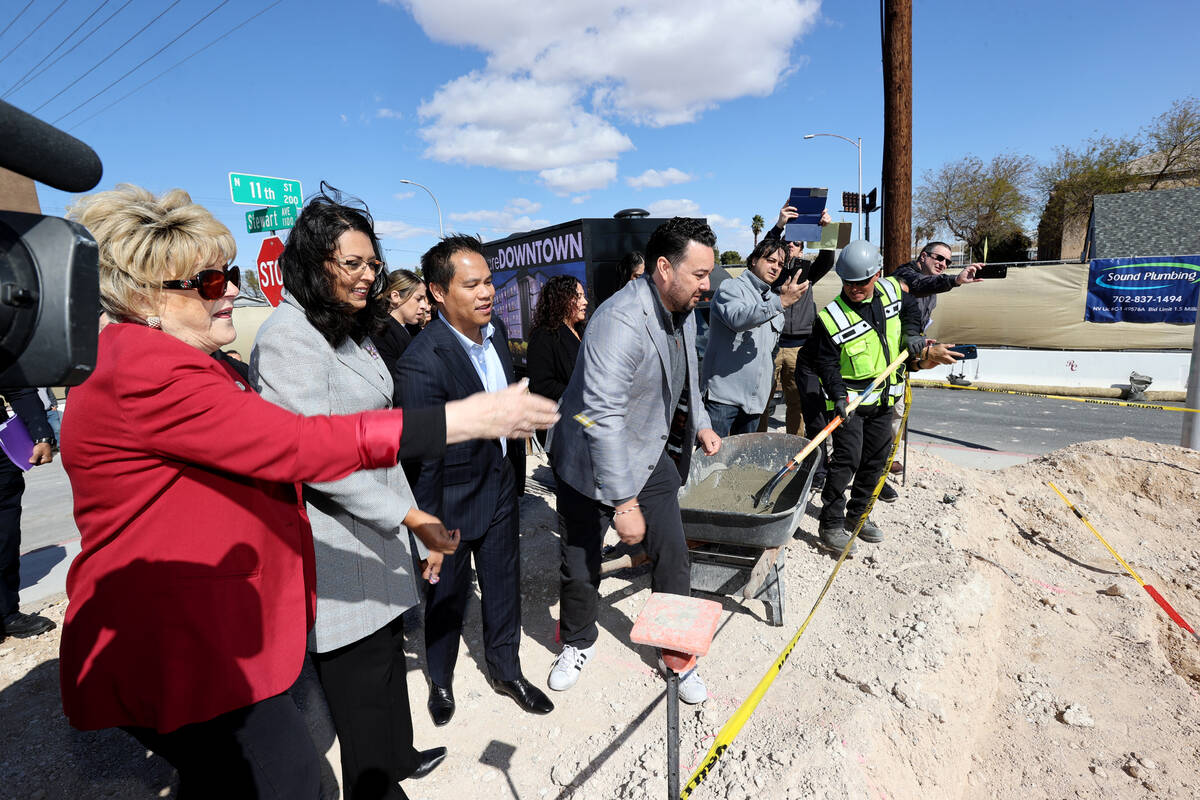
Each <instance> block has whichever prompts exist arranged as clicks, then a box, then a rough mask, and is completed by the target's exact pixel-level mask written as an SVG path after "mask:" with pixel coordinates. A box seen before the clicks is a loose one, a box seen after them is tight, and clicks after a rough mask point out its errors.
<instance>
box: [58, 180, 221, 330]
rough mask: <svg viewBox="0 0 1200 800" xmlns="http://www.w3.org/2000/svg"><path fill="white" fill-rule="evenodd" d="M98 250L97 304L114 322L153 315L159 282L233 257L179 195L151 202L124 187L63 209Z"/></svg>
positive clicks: (215, 225)
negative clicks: (98, 303) (98, 302)
mask: <svg viewBox="0 0 1200 800" xmlns="http://www.w3.org/2000/svg"><path fill="white" fill-rule="evenodd" d="M67 216H68V217H70V218H71V219H73V220H75V221H77V222H79V223H80V224H82V225H83V226H84V227H85V228H87V229H88V230H89V231H90V232H91V234H92V236H94V237H95V238H96V242H97V244H99V246H100V248H99V249H100V304H101V305H102V306H103V307H104V310H105V311H106V312H108V315H109V316H110V317H113V318H114V319H123V320H128V319H141V318H144V317H146V316H149V315H150V314H152V313H154V312H153V309H155V308H157V307H158V301H159V297H160V294H161V292H162V289H161V288H160V286H159V284H161V283H162V282H163V281H170V280H183V279H186V278H190V277H192V276H193V275H195V274H196V273H197V272H199V271H200V270H202V269H206V268H208V267H212V266H215V265H222V266H223V265H225V264H228V263H229V262H231V261H232V260H233V257H234V256H235V255H236V254H237V245H236V244H235V243H234V241H233V234H231V233H230V232H229V229H228V228H226V227H225V226H224V225H223V224H221V223H220V222H218V221H217V219H216V218H215V217H213V215H212V214H211V213H209V212H208V210H207V209H205V208H204V207H203V206H199V205H196V204H195V203H193V202H192V198H191V196H190V195H188V193H187V192H185V191H183V190H182V189H171V190H170V191H168V192H165V193H163V194H162V195H159V196H158V197H155V196H154V195H153V194H152V193H151V192H149V191H147V190H146V189H143V188H142V187H140V186H134V185H133V184H130V183H119V184H117V186H116V188H114V189H111V190H109V191H107V192H98V193H96V194H92V195H87V196H86V197H83V198H80V200H79V201H78V202H77V203H75V204H73V205H72V206H71V207H70V208H68V209H67Z"/></svg>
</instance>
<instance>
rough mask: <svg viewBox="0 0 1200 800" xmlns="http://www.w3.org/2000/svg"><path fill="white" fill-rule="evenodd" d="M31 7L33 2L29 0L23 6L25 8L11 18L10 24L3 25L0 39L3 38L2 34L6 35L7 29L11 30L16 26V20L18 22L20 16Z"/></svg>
mask: <svg viewBox="0 0 1200 800" xmlns="http://www.w3.org/2000/svg"><path fill="white" fill-rule="evenodd" d="M32 5H33V0H29V2H28V3H26V4H25V7H24V8H22V9H21V10H20V12H18V13H17V15H16V16H15V17H13V18H12V22H10V23H8V24H7V25H5V26H4V30H2V31H0V37H3V36H4V34H6V33H8V29H9V28H11V27H12V26H13V25H16V24H17V20H19V19H20V18H21V15H22V14H24V13H25V12H26V11H28V10H29V9H30V7H31V6H32Z"/></svg>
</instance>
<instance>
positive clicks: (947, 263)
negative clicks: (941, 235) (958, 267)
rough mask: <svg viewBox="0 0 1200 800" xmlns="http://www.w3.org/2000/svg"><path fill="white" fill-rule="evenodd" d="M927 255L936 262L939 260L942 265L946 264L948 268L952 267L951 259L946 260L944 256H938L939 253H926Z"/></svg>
mask: <svg viewBox="0 0 1200 800" xmlns="http://www.w3.org/2000/svg"><path fill="white" fill-rule="evenodd" d="M925 255H927V256H929V257H930V258H933V259H936V260H938V261H940V262H942V263H943V264H945V265H946V266H947V267H948V266H950V259H948V258H946V257H945V256H943V255H938V254H937V253H926V254H925Z"/></svg>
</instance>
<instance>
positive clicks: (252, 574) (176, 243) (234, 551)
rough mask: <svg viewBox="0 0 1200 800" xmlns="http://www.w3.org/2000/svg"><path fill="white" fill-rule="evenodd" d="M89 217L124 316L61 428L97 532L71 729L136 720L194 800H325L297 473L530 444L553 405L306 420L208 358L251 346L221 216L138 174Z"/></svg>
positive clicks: (109, 290)
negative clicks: (236, 344)
mask: <svg viewBox="0 0 1200 800" xmlns="http://www.w3.org/2000/svg"><path fill="white" fill-rule="evenodd" d="M72 215H73V216H74V217H75V218H76V219H78V220H79V221H80V222H82V223H83V224H84V225H85V226H87V227H88V228H89V229H90V230H91V232H92V233H93V235H94V236H95V237H96V239H97V241H98V243H99V252H100V285H101V298H102V304H103V306H104V310H105V311H106V312H107V314H108V316H109V317H110V318H112V319H114V320H117V322H116V323H115V324H112V325H109V326H108V327H107V328H105V329H104V330H103V331H102V332H101V334H100V343H99V349H98V353H97V358H96V369H95V372H94V373H93V374H92V375H91V377H89V378H88V380H87V382H86V383H84V384H83V385H82V386H79V387H77V388H75V389H73V390H72V392H71V410H72V413H71V414H70V415H68V416H67V419H66V420H64V425H63V436H62V445H61V446H62V456H63V464H64V466H65V467H66V470H67V474H68V476H69V477H70V480H71V487H72V491H73V493H74V499H75V520H76V524H77V525H78V527H79V531H80V534H81V536H82V541H81V546H82V550H81V552H80V554H79V555H78V556H77V557H76V559H75V561H74V563H73V564H72V566H71V570H70V574H69V576H68V578H67V593H68V596H69V601H70V602H69V606H68V609H67V613H66V619H65V621H64V624H63V634H62V645H61V661H60V670H61V683H62V693H63V707H64V709H65V711H66V713H67V716H68V717H69V718H70V721H71V723H72V724H73V725H74V726H76V727H78V728H82V729H95V728H104V727H114V726H120V727H122V728H124V729H125V730H127V731H128V732H129V733H131V734H132V735H133V736H135V737H136V738H137V739H138V740H139V741H141V742H142V743H143V744H145V745H146V746H147V747H148V748H149V749H151V750H154V751H155V752H157V753H158V754H159V755H161V756H163V757H164V758H166V759H167V760H168V761H170V762H171V763H172V765H173V766H175V767H176V768H177V769H178V770H179V773H180V796H181V797H189V796H193V795H195V796H204V797H208V796H216V795H217V794H218V793H219V794H220V795H221V796H223V797H279V798H301V797H311V798H315V797H316V796H317V794H318V792H319V767H318V765H319V761H318V756H317V752H316V749H315V747H314V746H313V744H312V742H311V740H310V739H309V736H308V733H307V728H306V726H305V723H304V720H303V719H302V718H301V716H300V712H299V711H298V710H297V708H296V706H295V705H294V704H293V703H292V701H291V699H290V698H289V697H288V695H287V694H286V691H287V689H288V687H290V686H291V685H292V683H293V682H295V680H296V678H297V677H298V675H299V673H300V667H301V663H302V660H303V657H304V648H305V638H306V631H307V630H308V628H309V626H310V625H311V624H312V621H313V600H314V595H313V546H312V538H311V533H310V530H309V527H308V522H307V520H306V519H305V518H304V516H303V515H302V513H301V511H300V506H299V505H298V499H297V494H296V488H295V483H296V482H299V481H326V480H335V479H338V478H341V477H344V476H346V475H348V474H350V473H351V472H353V471H355V470H358V469H364V468H367V469H370V468H378V467H383V466H391V465H394V464H395V463H396V461H397V458H398V457H400V456H401V455H409V454H412V455H418V454H430V453H436V452H438V451H439V450H440V449H441V448H444V447H445V444H446V442H447V441H448V440H449V441H462V440H465V439H470V438H477V437H488V438H491V437H494V436H496V435H514V434H513V433H511V432H510V433H501V434H497V433H496V431H498V430H505V431H511V430H517V431H521V430H523V431H526V434H525V435H528V433H527V432H528V431H529V430H531V429H533V428H541V427H544V426H545V425H546V424H548V422H549V421H550V420H552V419H553V416H554V415H553V411H552V410H551V407H552V406H551V404H550V403H549V401H545V400H543V399H541V398H536V397H533V396H532V395H525V396H521V395H520V394H519V392H516V391H513V390H509V391H507V392H505V393H502V394H500V395H493V396H491V397H486V396H482V395H481V396H477V397H475V398H469V399H468V400H466V401H463V405H459V406H453V405H450V404H448V405H447V406H446V407H445V408H444V409H424V410H420V411H416V412H413V411H409V412H401V411H376V412H366V413H362V414H354V415H347V416H343V417H302V416H298V415H295V414H292V413H289V412H287V411H284V410H283V409H281V408H279V407H277V406H274V405H272V404H270V403H268V402H266V401H265V400H263V399H262V398H260V397H259V396H258V395H257V394H255V393H254V392H253V391H252V390H250V388H249V387H248V386H247V385H246V383H245V381H243V380H242V379H241V378H240V376H239V375H238V374H237V373H236V372H234V371H233V370H232V369H230V368H229V367H228V366H226V365H225V364H224V363H223V362H220V361H218V360H216V359H215V358H213V357H212V354H213V353H214V352H216V351H217V350H219V348H221V347H222V346H224V345H227V344H228V343H230V342H232V341H233V338H234V329H233V324H232V309H233V298H234V296H235V295H236V294H237V285H238V271H237V267H226V264H228V263H229V262H230V260H231V259H232V258H233V255H234V243H233V237H232V236H231V235H230V233H229V231H228V229H226V228H225V226H224V225H222V224H221V223H220V222H218V221H217V220H216V219H214V218H213V217H212V216H211V215H210V214H209V213H208V212H207V211H205V210H204V209H203V208H201V207H200V206H197V205H195V204H193V203H192V202H191V199H190V198H189V197H188V195H187V194H186V193H185V192H183V191H181V190H174V191H171V192H168V193H166V194H165V195H163V196H161V197H157V198H156V197H154V196H153V195H151V194H150V193H149V192H147V191H145V190H144V189H140V188H138V187H134V186H128V185H124V186H120V187H118V188H117V189H116V190H114V191H110V192H102V193H100V194H97V195H93V196H91V197H88V198H85V199H84V200H83V201H81V203H80V204H78V205H77V206H75V207H74V208H73V209H72ZM472 403H473V404H474V405H473V406H471V405H470V404H472ZM497 406H500V409H499V410H497ZM517 435H519V434H517Z"/></svg>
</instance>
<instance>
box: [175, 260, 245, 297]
mask: <svg viewBox="0 0 1200 800" xmlns="http://www.w3.org/2000/svg"><path fill="white" fill-rule="evenodd" d="M231 283H232V284H233V285H234V286H236V287H238V288H239V289H240V288H241V286H242V270H241V268H240V267H226V268H225V269H205V270H201V271H200V272H197V273H196V274H195V275H194V276H193V277H191V278H188V279H187V280H183V281H163V282H162V288H164V289H195V290H196V291H197V292H199V293H200V296H201V297H203V298H204V299H205V300H220V299H221V298H222V297H224V296H225V290H226V289H227V288H229V284H231Z"/></svg>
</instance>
